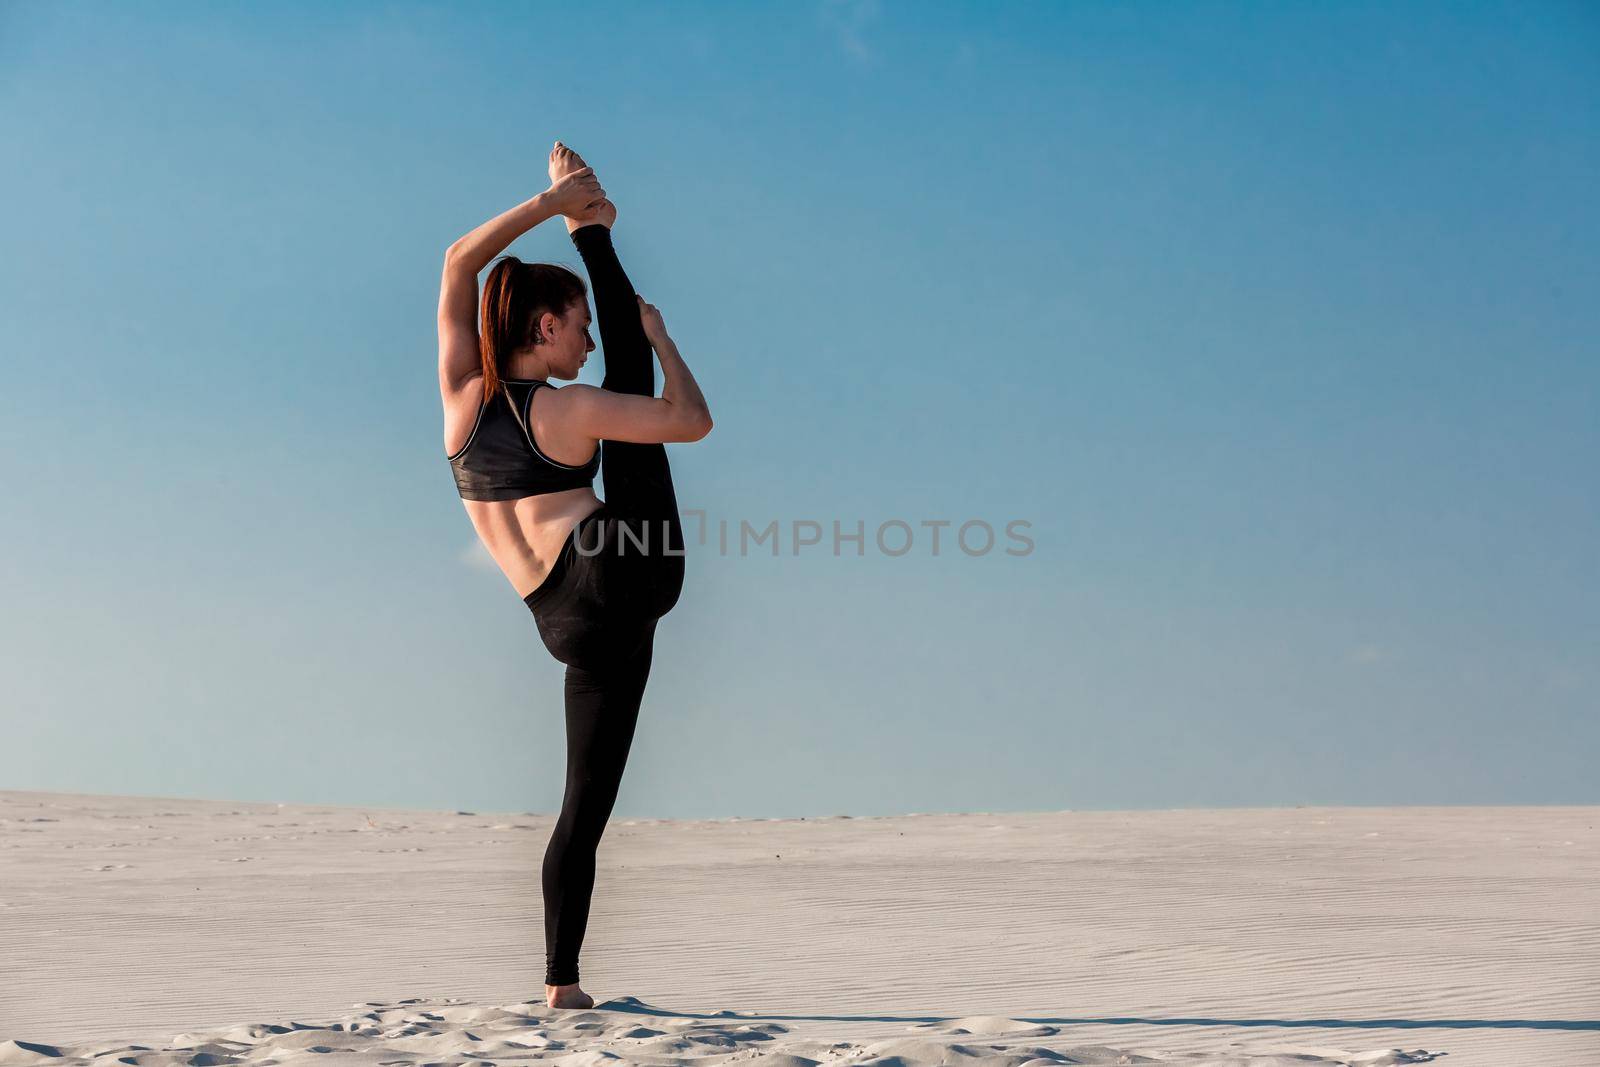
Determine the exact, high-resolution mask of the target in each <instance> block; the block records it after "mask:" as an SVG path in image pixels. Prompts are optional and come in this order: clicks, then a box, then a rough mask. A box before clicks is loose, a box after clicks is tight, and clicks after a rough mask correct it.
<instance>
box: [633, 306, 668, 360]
mask: <svg viewBox="0 0 1600 1067" xmlns="http://www.w3.org/2000/svg"><path fill="white" fill-rule="evenodd" d="M634 298H635V299H636V300H638V301H639V322H640V323H641V324H642V325H643V326H644V336H645V339H646V340H648V341H649V342H650V343H651V344H652V345H654V346H656V347H658V348H659V347H660V346H661V345H662V344H663V343H665V342H667V341H670V340H672V338H670V337H668V336H667V324H666V323H665V322H663V321H662V319H661V309H660V308H658V307H656V306H655V305H654V304H647V303H645V300H644V297H642V296H639V295H638V294H637V293H635V294H634Z"/></svg>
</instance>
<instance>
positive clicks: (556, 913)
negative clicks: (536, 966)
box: [541, 620, 655, 986]
mask: <svg viewBox="0 0 1600 1067" xmlns="http://www.w3.org/2000/svg"><path fill="white" fill-rule="evenodd" d="M654 635H655V621H654V620H648V621H647V622H645V623H644V624H643V626H642V628H641V631H640V638H639V640H638V642H637V643H636V644H635V645H634V647H633V648H632V649H628V650H620V649H619V650H618V651H619V655H618V657H617V658H616V659H615V660H614V661H611V662H607V663H599V664H595V665H593V666H592V667H589V668H585V667H577V666H572V665H568V667H567V678H566V712H567V786H566V794H565V796H564V797H563V798H562V801H561V815H560V817H559V818H558V819H557V820H556V827H555V831H554V832H553V833H552V834H551V836H550V844H549V845H548V846H547V847H546V849H545V854H544V866H543V869H542V872H541V879H542V883H543V888H544V945H545V976H544V981H545V984H546V985H553V986H559V985H571V984H573V983H575V982H577V981H578V953H579V951H580V950H581V949H582V948H583V935H584V931H585V930H586V929H587V928H588V925H589V902H590V900H591V898H592V896H593V893H594V870H595V852H596V850H598V849H599V847H600V838H601V836H602V835H603V834H604V833H605V828H606V821H607V820H608V819H609V818H610V817H611V809H612V807H613V805H615V803H616V800H617V790H618V789H619V788H620V786H621V785H622V771H623V768H624V767H626V765H627V762H628V750H629V748H630V747H631V746H632V744H633V733H634V727H635V726H636V725H637V723H638V721H639V704H640V701H642V700H643V698H644V687H645V682H646V680H647V679H648V678H649V675H650V660H651V655H652V653H653V650H654Z"/></svg>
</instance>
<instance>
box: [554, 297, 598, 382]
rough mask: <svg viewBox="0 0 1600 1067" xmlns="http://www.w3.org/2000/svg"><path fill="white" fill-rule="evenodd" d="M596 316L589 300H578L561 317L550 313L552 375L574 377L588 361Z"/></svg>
mask: <svg viewBox="0 0 1600 1067" xmlns="http://www.w3.org/2000/svg"><path fill="white" fill-rule="evenodd" d="M592 322H593V319H592V318H591V317H590V315H589V301H587V300H575V301H573V302H572V304H571V306H569V307H568V308H567V313H566V314H565V315H562V316H560V317H559V318H558V317H556V316H555V315H550V316H548V317H547V318H546V319H545V321H544V325H545V330H544V334H545V349H544V357H545V365H546V366H547V367H549V369H550V377H552V378H566V379H572V378H576V377H577V376H578V371H580V370H582V369H583V365H584V364H585V363H587V362H588V361H589V353H590V352H593V351H594V338H592V337H590V336H589V326H590V323H592Z"/></svg>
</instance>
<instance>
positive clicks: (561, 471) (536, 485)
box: [447, 378, 600, 500]
mask: <svg viewBox="0 0 1600 1067" xmlns="http://www.w3.org/2000/svg"><path fill="white" fill-rule="evenodd" d="M549 384H550V383H549V382H547V381H545V380H544V379H542V378H502V379H500V388H499V389H498V390H496V391H495V394H494V396H492V397H491V398H489V400H488V401H487V402H486V403H484V404H481V405H479V407H478V420H477V422H475V423H474V424H473V426H472V433H471V434H470V435H469V436H468V437H467V443H466V444H464V445H462V446H461V449H460V450H459V451H458V452H456V453H455V454H454V455H452V456H449V457H447V458H448V459H449V460H450V468H451V470H452V471H454V473H455V476H456V491H457V492H459V493H460V494H461V499H463V500H518V499H520V498H522V497H525V496H539V495H541V494H543V493H559V492H561V490H563V489H582V488H584V487H585V486H588V485H593V484H594V474H595V471H597V470H599V469H600V449H599V447H598V446H596V447H595V451H594V455H593V456H592V457H590V459H589V462H587V463H585V464H583V465H581V466H577V467H574V466H572V465H571V464H570V463H558V462H556V461H555V460H553V459H551V458H550V457H549V456H546V455H545V454H544V453H543V452H541V451H539V446H538V445H536V444H534V442H533V429H532V427H530V426H529V424H528V409H529V407H530V406H531V404H532V401H533V394H534V393H535V392H537V391H538V389H539V386H541V385H549Z"/></svg>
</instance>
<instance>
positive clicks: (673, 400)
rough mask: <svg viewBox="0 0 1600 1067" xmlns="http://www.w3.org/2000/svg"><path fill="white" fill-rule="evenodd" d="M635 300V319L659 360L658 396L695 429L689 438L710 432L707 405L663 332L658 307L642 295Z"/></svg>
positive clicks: (687, 368) (664, 327) (671, 342)
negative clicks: (637, 317) (637, 304)
mask: <svg viewBox="0 0 1600 1067" xmlns="http://www.w3.org/2000/svg"><path fill="white" fill-rule="evenodd" d="M638 299H639V319H640V322H641V323H642V324H643V326H644V334H645V336H646V337H648V338H649V339H650V347H652V348H654V349H655V350H656V358H657V359H658V360H660V362H661V378H662V382H661V399H662V400H665V401H666V402H667V403H669V404H671V405H672V406H673V407H675V408H677V409H678V411H679V412H680V413H682V415H683V417H684V419H685V420H686V421H687V422H688V424H689V427H690V428H691V429H693V430H697V431H698V435H697V436H695V437H693V438H690V440H693V441H698V440H700V438H702V437H704V436H705V435H706V434H708V433H710V432H711V408H710V406H709V405H708V404H706V398H705V394H704V393H702V392H701V391H700V383H699V382H697V381H695V380H694V374H693V373H692V372H690V370H689V364H687V363H685V362H684V361H683V356H682V355H681V354H680V353H679V352H678V346H677V345H676V344H675V343H674V342H673V340H672V338H671V337H669V336H668V335H667V324H666V323H665V322H663V321H662V319H661V309H660V308H658V307H656V306H655V305H654V304H647V303H645V299H644V297H642V296H641V297H639V298H638Z"/></svg>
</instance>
